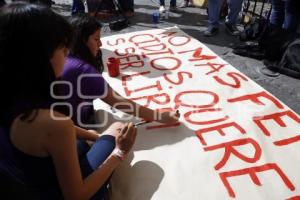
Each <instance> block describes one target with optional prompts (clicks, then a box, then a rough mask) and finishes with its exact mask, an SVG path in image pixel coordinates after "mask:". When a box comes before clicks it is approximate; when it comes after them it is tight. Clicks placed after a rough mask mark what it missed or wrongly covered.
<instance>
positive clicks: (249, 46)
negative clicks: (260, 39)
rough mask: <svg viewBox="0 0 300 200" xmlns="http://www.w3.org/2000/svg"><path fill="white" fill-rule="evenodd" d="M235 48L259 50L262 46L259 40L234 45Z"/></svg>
mask: <svg viewBox="0 0 300 200" xmlns="http://www.w3.org/2000/svg"><path fill="white" fill-rule="evenodd" d="M233 49H247V50H254V51H259V50H261V47H260V45H259V44H258V43H257V42H244V43H240V44H238V45H236V46H234V47H233Z"/></svg>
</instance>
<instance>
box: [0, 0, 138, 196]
mask: <svg viewBox="0 0 300 200" xmlns="http://www.w3.org/2000/svg"><path fill="white" fill-rule="evenodd" d="M71 39H72V28H71V26H70V25H69V23H68V22H67V21H66V20H65V19H64V18H63V17H62V16H59V15H58V14H56V13H54V12H53V11H51V10H50V9H49V8H46V7H41V6H38V5H32V4H27V3H21V2H18V3H12V4H9V5H6V6H4V7H3V8H1V9H0V66H1V67H0V75H1V78H0V91H1V94H2V95H1V96H2V101H1V104H0V110H1V112H0V137H1V138H0V143H1V144H0V152H1V159H0V170H1V173H0V174H3V173H4V174H6V175H8V176H10V177H14V178H17V179H18V180H21V181H22V183H23V185H24V187H25V186H29V185H30V186H31V187H33V188H34V192H35V193H37V195H38V196H39V197H40V199H51V200H53V199H56V200H57V199H69V200H76V199H90V198H92V197H93V196H94V198H97V199H103V198H104V196H105V193H106V192H107V180H108V178H109V177H110V175H111V174H112V172H113V170H114V169H115V168H116V167H117V166H118V165H119V163H120V162H121V161H122V160H123V159H124V158H125V157H126V154H127V153H128V152H129V150H130V149H131V147H132V145H133V143H134V140H135V136H136V129H135V128H134V127H133V125H132V124H131V123H129V124H125V125H124V124H123V123H118V122H116V123H114V124H112V125H111V126H110V127H109V128H108V129H107V131H106V132H105V133H103V134H102V135H101V136H100V137H99V136H98V135H97V134H95V133H91V132H88V131H86V130H84V129H81V128H78V127H76V126H74V124H73V122H72V121H71V120H70V119H69V118H68V117H67V116H66V115H65V114H63V113H62V112H59V111H58V110H57V109H56V106H55V105H56V104H55V103H57V100H56V99H55V98H54V95H53V93H52V92H51V91H52V90H54V89H53V88H52V86H53V83H55V81H56V80H57V77H59V76H60V74H61V72H62V70H63V67H64V61H65V57H66V55H67V54H68V51H69V46H70V44H71ZM56 94H57V93H56ZM76 138H82V139H86V140H91V141H93V142H94V144H93V145H92V146H91V148H90V149H89V150H88V151H87V152H84V153H82V152H78V151H79V150H77V148H76ZM80 153H81V154H80ZM0 181H2V182H3V179H2V177H1V179H0ZM8 183H9V182H7V184H8ZM3 185H6V183H3V184H2V183H1V186H3ZM14 195H18V194H14ZM8 198H11V196H9V197H8ZM20 198H26V197H20Z"/></svg>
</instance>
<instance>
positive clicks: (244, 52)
mask: <svg viewBox="0 0 300 200" xmlns="http://www.w3.org/2000/svg"><path fill="white" fill-rule="evenodd" d="M232 52H233V53H234V54H237V55H240V56H244V57H249V58H254V59H257V60H262V59H264V58H265V53H264V51H260V50H259V51H254V50H251V49H250V50H248V49H234V50H233V51H232Z"/></svg>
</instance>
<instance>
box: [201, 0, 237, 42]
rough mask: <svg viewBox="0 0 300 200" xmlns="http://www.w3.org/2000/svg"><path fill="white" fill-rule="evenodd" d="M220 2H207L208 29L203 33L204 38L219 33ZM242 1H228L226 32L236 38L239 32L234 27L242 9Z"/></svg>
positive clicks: (210, 0) (218, 0)
mask: <svg viewBox="0 0 300 200" xmlns="http://www.w3.org/2000/svg"><path fill="white" fill-rule="evenodd" d="M221 4H222V0H209V1H208V28H207V29H206V31H205V32H204V36H207V37H210V36H214V35H215V34H217V32H218V31H219V19H220V8H221ZM242 4H243V0H229V2H228V8H229V12H228V15H227V17H226V21H225V27H226V29H227V30H228V32H229V33H230V34H231V35H233V36H237V35H239V34H240V31H239V30H238V28H237V27H236V24H237V19H238V16H239V13H240V11H241V9H242Z"/></svg>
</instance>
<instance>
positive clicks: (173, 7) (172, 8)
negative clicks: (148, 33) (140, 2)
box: [159, 0, 177, 12]
mask: <svg viewBox="0 0 300 200" xmlns="http://www.w3.org/2000/svg"><path fill="white" fill-rule="evenodd" d="M159 4H160V6H159V12H165V11H166V7H165V0H159ZM176 9H177V7H176V0H170V8H169V10H170V11H176Z"/></svg>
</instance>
